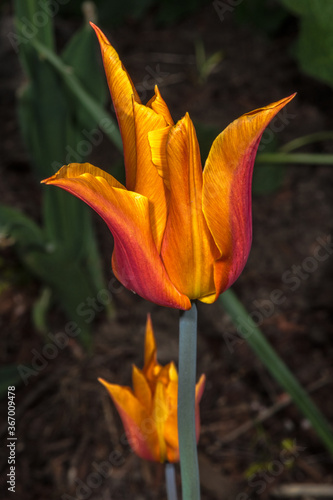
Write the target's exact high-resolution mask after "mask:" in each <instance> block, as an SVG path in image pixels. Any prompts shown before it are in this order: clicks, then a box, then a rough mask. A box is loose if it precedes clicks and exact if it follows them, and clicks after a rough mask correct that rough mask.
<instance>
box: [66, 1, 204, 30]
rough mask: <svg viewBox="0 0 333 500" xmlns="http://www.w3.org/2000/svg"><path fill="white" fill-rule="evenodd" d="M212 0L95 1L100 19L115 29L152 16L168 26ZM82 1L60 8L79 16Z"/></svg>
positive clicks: (157, 22)
mask: <svg viewBox="0 0 333 500" xmlns="http://www.w3.org/2000/svg"><path fill="white" fill-rule="evenodd" d="M209 3H210V0H182V2H179V0H140V1H137V0H122V1H121V2H119V1H118V0H95V4H96V6H97V8H98V12H99V15H100V19H101V20H102V21H103V24H104V25H108V26H111V27H113V28H115V27H118V26H120V25H121V24H122V23H124V22H127V21H128V22H138V21H141V20H142V19H143V18H144V17H145V16H147V15H148V14H151V15H152V17H153V19H154V21H155V23H156V24H162V25H167V24H171V23H174V22H177V21H179V20H180V19H182V18H183V17H185V16H187V15H190V14H192V13H193V12H195V11H196V10H197V9H198V8H199V7H200V6H201V5H204V4H209ZM81 5H82V0H71V1H70V2H67V3H66V4H64V5H63V6H60V12H61V13H62V14H65V15H72V16H73V15H79V14H80V10H81Z"/></svg>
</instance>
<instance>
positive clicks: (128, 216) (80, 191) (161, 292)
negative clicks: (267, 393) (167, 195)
mask: <svg viewBox="0 0 333 500" xmlns="http://www.w3.org/2000/svg"><path fill="white" fill-rule="evenodd" d="M43 182H44V183H46V184H54V185H56V186H59V187H62V188H63V189H65V190H66V191H69V192H70V193H72V194H74V195H75V196H77V197H78V198H80V199H81V200H83V201H84V202H85V203H87V204H88V205H90V206H91V208H93V209H94V210H95V211H96V212H97V213H98V214H99V215H100V216H101V217H102V218H103V219H104V221H105V222H106V224H107V225H108V227H109V229H110V231H111V232H112V234H113V237H114V252H113V256H112V265H113V270H114V273H115V275H116V277H117V278H118V279H119V281H120V282H121V283H123V285H124V286H126V288H129V289H131V290H133V291H134V292H136V293H138V294H139V295H141V296H142V297H143V298H145V299H147V300H151V301H153V302H155V303H157V304H160V305H165V306H167V307H175V308H179V309H190V307H191V303H190V301H189V299H188V298H187V297H186V296H185V295H182V294H180V293H179V292H178V290H177V289H176V288H175V287H174V285H173V284H172V283H171V281H170V279H169V277H168V275H167V273H166V271H165V268H164V266H163V263H162V261H161V259H160V256H159V254H158V252H157V250H156V246H155V243H154V240H153V237H152V233H151V230H150V219H149V202H148V200H147V198H146V197H144V196H142V195H140V194H137V193H133V192H131V191H127V190H126V189H125V188H124V186H122V185H121V184H120V183H119V182H118V181H116V179H114V178H113V177H112V176H111V175H109V174H107V173H106V172H103V171H102V170H100V169H98V168H96V167H94V166H92V165H90V164H89V163H83V164H77V163H76V164H75V163H74V164H72V165H68V166H65V167H62V168H61V169H60V170H59V172H58V173H57V174H55V175H54V176H52V177H50V178H49V179H46V180H45V181H43Z"/></svg>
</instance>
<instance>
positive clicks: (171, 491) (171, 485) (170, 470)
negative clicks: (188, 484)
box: [165, 463, 177, 500]
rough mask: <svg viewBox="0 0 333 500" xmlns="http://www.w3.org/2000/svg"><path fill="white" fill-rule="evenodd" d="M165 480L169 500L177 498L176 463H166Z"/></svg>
mask: <svg viewBox="0 0 333 500" xmlns="http://www.w3.org/2000/svg"><path fill="white" fill-rule="evenodd" d="M165 482H166V490H167V498H168V500H177V488H176V474H175V466H174V464H170V463H167V464H166V465H165Z"/></svg>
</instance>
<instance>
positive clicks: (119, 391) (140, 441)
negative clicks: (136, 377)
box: [98, 378, 160, 460]
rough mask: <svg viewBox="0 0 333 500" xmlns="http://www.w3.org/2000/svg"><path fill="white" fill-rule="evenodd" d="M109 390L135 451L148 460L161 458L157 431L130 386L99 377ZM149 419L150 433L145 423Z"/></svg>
mask: <svg viewBox="0 0 333 500" xmlns="http://www.w3.org/2000/svg"><path fill="white" fill-rule="evenodd" d="M98 380H99V382H101V384H103V385H104V386H105V387H106V389H107V391H108V392H109V394H110V396H111V398H112V400H113V402H114V404H115V405H116V408H117V410H118V413H119V415H120V417H121V420H122V422H123V425H124V428H125V432H126V436H127V439H128V441H129V444H130V445H131V447H132V448H133V450H134V451H135V453H136V454H137V455H138V456H139V457H141V458H144V459H146V460H159V456H160V455H159V448H158V445H157V443H158V437H157V431H156V428H155V425H154V423H153V422H152V419H151V417H150V416H149V413H148V411H147V410H146V408H144V407H143V406H142V405H141V403H140V402H139V401H138V400H137V399H136V397H135V396H134V395H133V393H132V391H131V389H130V388H129V387H121V386H120V385H116V384H109V383H108V382H106V381H105V380H103V379H101V378H99V379H98ZM148 421H149V433H147V432H145V430H146V429H145V428H144V424H145V423H147V422H148Z"/></svg>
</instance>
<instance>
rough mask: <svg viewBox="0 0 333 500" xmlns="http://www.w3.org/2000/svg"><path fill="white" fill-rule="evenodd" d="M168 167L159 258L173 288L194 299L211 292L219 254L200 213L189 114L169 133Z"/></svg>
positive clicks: (199, 174) (199, 184)
mask: <svg viewBox="0 0 333 500" xmlns="http://www.w3.org/2000/svg"><path fill="white" fill-rule="evenodd" d="M167 163H168V171H169V181H170V202H169V214H168V219H167V224H166V227H165V232H164V237H163V242H162V249H161V257H162V260H163V262H164V264H165V267H166V269H167V272H168V275H169V277H170V279H171V281H172V282H173V283H174V284H175V286H176V288H177V289H178V290H179V291H181V292H182V293H184V294H185V295H187V296H188V297H189V298H190V299H195V298H198V297H201V295H203V294H204V295H207V294H208V293H212V292H214V290H215V287H214V281H213V273H212V269H213V265H214V261H215V258H216V257H217V255H218V254H217V249H216V247H215V243H214V240H213V238H212V236H211V234H210V232H209V230H208V227H207V224H206V220H205V218H204V215H203V212H202V206H201V195H202V168H201V160H200V151H199V145H198V141H197V137H196V133H195V130H194V126H193V123H192V121H191V119H190V117H189V115H188V114H186V115H185V117H184V118H183V119H181V120H180V121H179V122H178V123H177V124H176V125H175V126H174V127H172V128H171V129H170V132H169V137H168V141H167ZM203 291H204V292H203Z"/></svg>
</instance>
